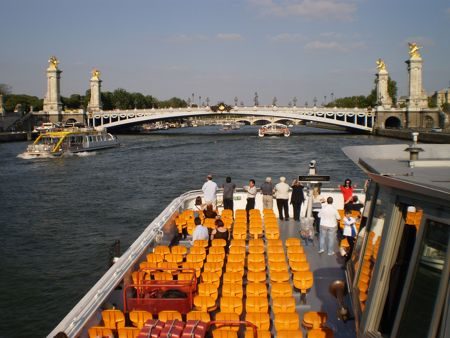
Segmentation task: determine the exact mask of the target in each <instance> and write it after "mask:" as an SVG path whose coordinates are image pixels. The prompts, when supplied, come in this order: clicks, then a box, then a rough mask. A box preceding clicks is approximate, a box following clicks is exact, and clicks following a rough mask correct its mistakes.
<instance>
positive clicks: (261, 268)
mask: <svg viewBox="0 0 450 338" xmlns="http://www.w3.org/2000/svg"><path fill="white" fill-rule="evenodd" d="M247 270H248V271H253V272H265V271H266V263H265V262H260V263H248V264H247Z"/></svg>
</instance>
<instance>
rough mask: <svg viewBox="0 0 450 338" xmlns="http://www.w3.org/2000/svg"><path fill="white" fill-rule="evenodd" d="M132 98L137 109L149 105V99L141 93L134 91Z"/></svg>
mask: <svg viewBox="0 0 450 338" xmlns="http://www.w3.org/2000/svg"><path fill="white" fill-rule="evenodd" d="M131 98H132V100H133V108H136V109H144V108H148V107H147V100H146V99H145V96H144V95H142V94H141V93H132V94H131Z"/></svg>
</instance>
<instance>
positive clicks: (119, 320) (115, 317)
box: [102, 309, 125, 330]
mask: <svg viewBox="0 0 450 338" xmlns="http://www.w3.org/2000/svg"><path fill="white" fill-rule="evenodd" d="M102 319H103V325H104V327H106V328H108V329H112V330H117V329H118V328H120V327H124V326H125V316H124V314H123V312H122V311H120V310H116V309H113V310H103V311H102Z"/></svg>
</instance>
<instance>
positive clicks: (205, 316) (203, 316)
mask: <svg viewBox="0 0 450 338" xmlns="http://www.w3.org/2000/svg"><path fill="white" fill-rule="evenodd" d="M186 320H199V321H201V322H205V323H207V322H209V321H210V320H211V316H210V314H209V313H208V312H206V311H196V310H192V311H189V312H188V313H187V314H186Z"/></svg>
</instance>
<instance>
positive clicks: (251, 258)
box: [247, 253, 266, 265]
mask: <svg viewBox="0 0 450 338" xmlns="http://www.w3.org/2000/svg"><path fill="white" fill-rule="evenodd" d="M250 263H262V264H266V258H265V256H264V254H262V253H249V254H248V256H247V265H248V264H250Z"/></svg>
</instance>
